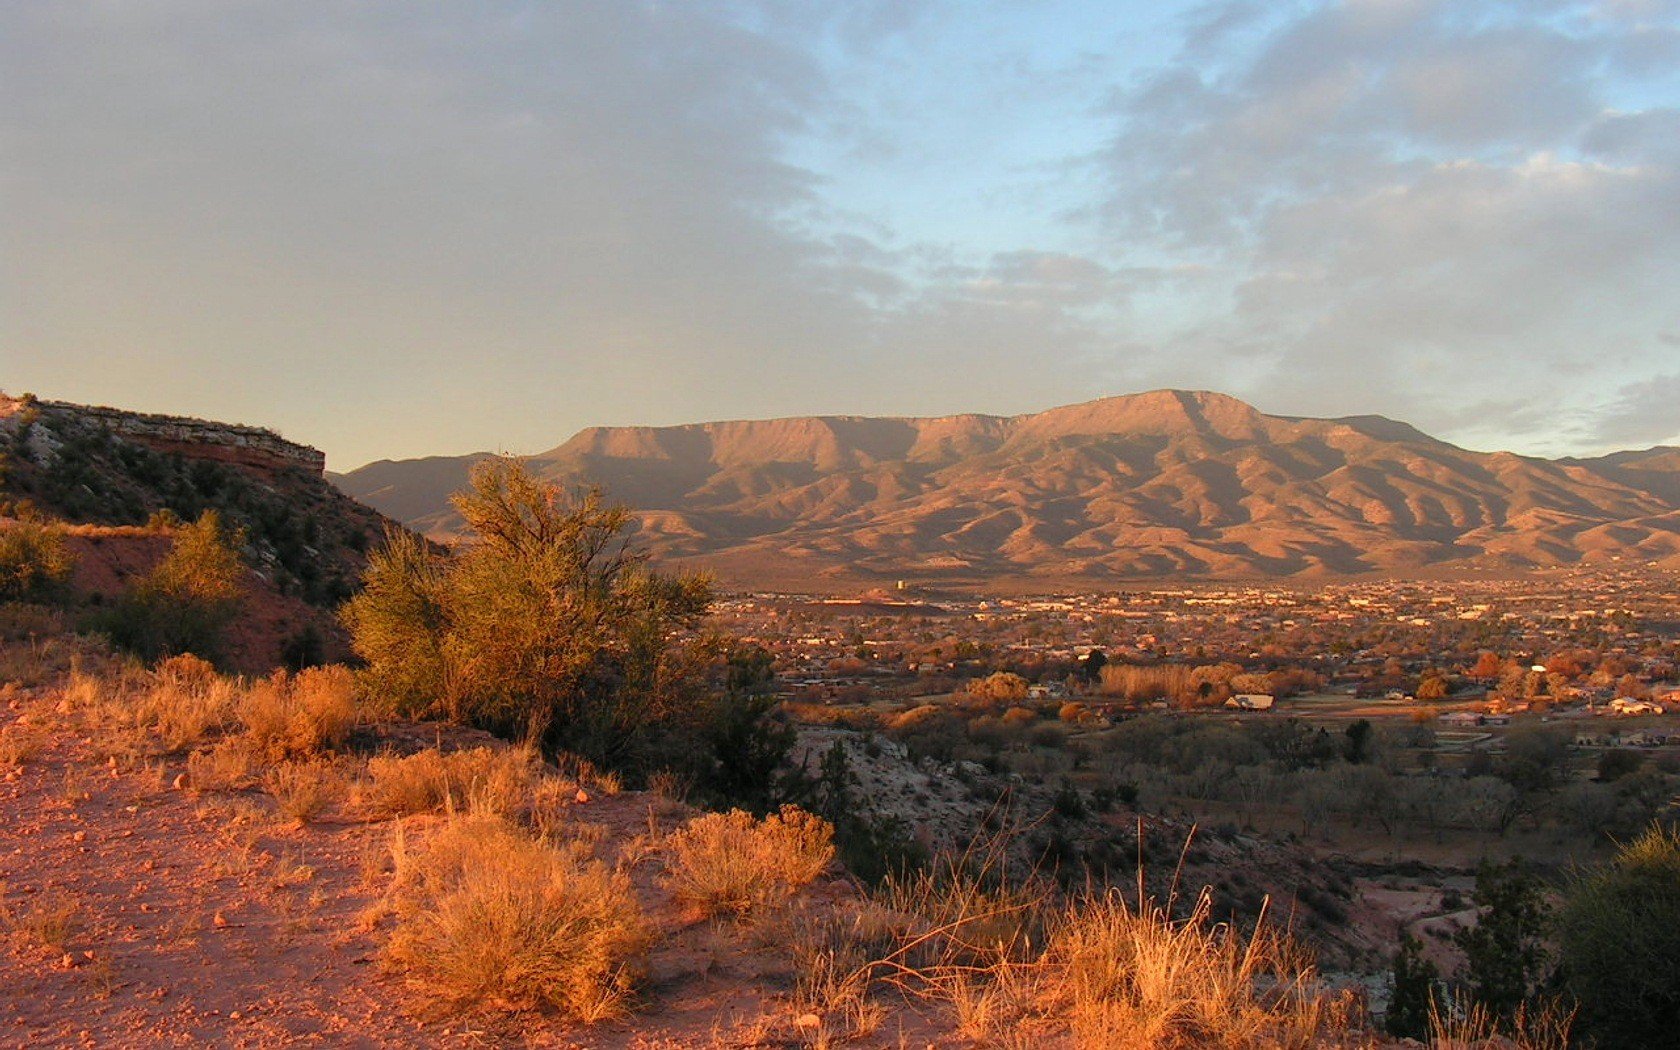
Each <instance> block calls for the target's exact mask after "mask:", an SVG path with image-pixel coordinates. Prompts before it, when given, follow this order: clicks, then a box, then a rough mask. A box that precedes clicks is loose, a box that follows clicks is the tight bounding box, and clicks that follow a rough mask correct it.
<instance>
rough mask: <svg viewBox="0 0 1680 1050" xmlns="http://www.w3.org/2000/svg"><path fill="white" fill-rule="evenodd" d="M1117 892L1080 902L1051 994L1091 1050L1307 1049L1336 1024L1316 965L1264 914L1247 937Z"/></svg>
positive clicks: (1047, 970)
mask: <svg viewBox="0 0 1680 1050" xmlns="http://www.w3.org/2000/svg"><path fill="white" fill-rule="evenodd" d="M1211 910H1212V903H1211V899H1210V897H1209V896H1208V894H1207V893H1205V892H1204V893H1203V894H1202V896H1201V897H1200V898H1198V900H1197V902H1196V906H1195V907H1194V909H1193V910H1192V912H1191V914H1190V915H1189V917H1187V918H1183V919H1175V918H1173V917H1172V915H1171V913H1170V911H1169V909H1168V908H1167V907H1166V906H1164V905H1161V904H1158V903H1155V902H1153V901H1149V900H1145V901H1143V902H1142V903H1141V904H1139V905H1136V906H1134V905H1132V904H1130V903H1128V901H1127V900H1126V899H1125V898H1124V897H1123V896H1121V895H1120V894H1119V893H1117V892H1113V891H1110V892H1109V893H1106V894H1103V895H1101V896H1097V897H1093V898H1090V899H1087V900H1082V901H1078V902H1076V903H1074V904H1072V905H1070V906H1068V908H1067V909H1066V911H1065V912H1064V913H1063V915H1062V916H1061V918H1060V920H1059V922H1058V924H1057V927H1056V929H1055V931H1054V932H1053V934H1052V935H1051V941H1050V945H1049V947H1048V949H1047V951H1046V952H1045V955H1044V958H1043V960H1042V963H1043V965H1042V966H1041V969H1040V975H1039V980H1040V982H1041V983H1040V987H1041V994H1042V996H1043V998H1044V1000H1045V1002H1046V1004H1048V1005H1049V1006H1050V1008H1051V1009H1052V1010H1053V1011H1054V1012H1055V1013H1056V1014H1058V1015H1059V1016H1060V1017H1061V1018H1063V1019H1065V1020H1066V1022H1067V1023H1068V1025H1069V1027H1070V1028H1071V1030H1072V1032H1073V1036H1074V1039H1075V1042H1076V1044H1077V1045H1078V1046H1080V1047H1083V1048H1092V1050H1098V1048H1101V1050H1132V1048H1136V1050H1144V1048H1150V1050H1171V1048H1178V1047H1184V1048H1189V1047H1219V1048H1229V1050H1238V1048H1243V1050H1248V1048H1253V1050H1260V1048H1291V1047H1299V1048H1303V1050H1304V1048H1307V1047H1311V1046H1313V1045H1315V1044H1316V1043H1317V1042H1318V1041H1319V1039H1320V1038H1321V1036H1322V1034H1323V1030H1324V1028H1325V1026H1326V1025H1327V1024H1328V1023H1329V1022H1330V1020H1331V1018H1330V1014H1329V1007H1328V999H1327V997H1326V996H1325V995H1324V993H1322V992H1321V991H1320V989H1319V988H1318V986H1317V984H1316V982H1315V980H1314V974H1313V971H1312V969H1311V967H1310V966H1308V965H1306V964H1305V963H1304V962H1303V961H1302V959H1301V957H1300V954H1299V952H1298V951H1297V950H1296V949H1295V947H1294V945H1293V944H1292V943H1291V942H1290V940H1289V939H1288V938H1287V937H1286V936H1284V935H1283V934H1281V933H1279V932H1276V931H1274V930H1272V929H1271V928H1270V927H1268V926H1267V925H1266V923H1265V922H1264V920H1263V919H1262V921H1261V922H1260V923H1259V924H1258V925H1257V926H1256V928H1255V930H1254V931H1253V932H1252V933H1251V934H1249V935H1248V936H1246V937H1245V936H1243V935H1241V934H1239V933H1238V931H1236V930H1235V929H1233V928H1231V927H1230V926H1227V925H1225V924H1222V923H1215V922H1213V921H1212V920H1211V917H1210V913H1211Z"/></svg>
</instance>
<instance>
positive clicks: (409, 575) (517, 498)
mask: <svg viewBox="0 0 1680 1050" xmlns="http://www.w3.org/2000/svg"><path fill="white" fill-rule="evenodd" d="M454 502H455V506H456V509H457V510H458V511H459V512H460V513H461V516H462V517H463V518H465V519H466V522H467V525H468V527H469V528H470V529H471V530H472V534H473V540H472V542H470V543H468V544H467V545H466V546H465V547H464V548H462V549H461V550H459V551H458V552H457V553H456V554H455V555H454V556H453V557H445V556H443V555H441V554H438V553H436V552H434V551H433V550H432V549H431V548H429V547H428V546H427V545H426V544H425V542H424V541H423V540H420V539H419V538H418V537H413V536H410V535H407V534H393V535H391V536H388V537H387V540H386V544H385V547H384V548H383V549H382V550H380V551H378V552H376V553H375V554H374V555H373V556H372V557H371V558H370V559H369V563H368V569H367V572H366V574H365V575H364V583H365V587H364V589H363V590H362V592H361V593H360V594H359V595H357V596H356V597H355V598H353V599H351V601H350V602H349V603H348V604H347V605H346V606H345V609H344V613H343V616H344V622H345V624H346V625H347V626H348V628H349V629H350V633H351V637H352V642H353V644H354V646H355V649H356V652H357V653H358V654H359V655H361V656H362V658H363V659H365V660H366V661H367V662H368V672H367V673H368V677H369V680H370V682H372V683H373V685H374V687H375V688H376V690H377V691H379V692H380V693H382V694H383V695H384V696H385V697H387V698H388V699H389V701H390V702H391V703H392V704H393V705H394V706H396V707H397V708H399V709H402V710H407V711H410V712H424V713H436V714H440V715H443V716H445V717H448V718H451V719H455V720H458V721H463V722H467V723H470V724H472V725H476V726H479V727H481V728H484V729H488V730H490V731H491V732H494V733H497V734H499V735H502V736H504V737H517V738H521V739H525V738H532V739H538V740H540V741H541V742H542V746H543V748H544V750H545V751H547V752H548V753H550V754H553V753H557V752H559V751H575V752H578V753H580V754H583V755H586V756H587V757H589V758H591V759H593V760H595V761H596V762H599V763H601V764H603V765H608V766H622V765H625V764H626V763H629V762H633V761H636V760H638V759H639V757H640V756H639V752H640V751H641V750H642V749H644V748H645V746H646V744H647V742H648V733H649V729H650V727H652V726H655V725H658V724H661V723H665V722H670V721H681V720H682V719H683V718H684V717H691V716H692V715H693V713H694V711H695V709H696V707H697V703H698V697H697V696H695V695H693V693H692V691H691V687H692V685H693V684H694V678H695V663H694V661H693V659H692V656H693V654H692V651H691V647H690V646H689V645H688V644H687V643H685V642H684V641H683V640H682V635H683V632H684V631H685V629H687V628H691V627H693V626H695V625H696V624H698V622H699V620H700V619H701V618H702V617H703V616H704V615H705V613H706V610H707V609H708V607H709V606H710V603H711V590H710V587H709V585H708V583H707V582H706V581H705V580H704V579H703V578H699V577H677V576H670V575H666V574H662V573H659V572H655V571H653V570H651V569H649V568H648V566H647V554H646V553H645V552H643V551H639V550H635V549H633V548H630V547H629V546H628V544H627V542H626V541H625V539H624V538H623V534H624V532H625V531H626V530H627V529H628V528H629V526H630V523H631V517H630V513H629V511H627V510H626V509H624V508H623V507H617V506H608V505H606V504H605V503H604V502H603V501H602V498H601V495H600V493H599V492H589V493H586V494H584V495H583V496H582V497H580V498H577V499H567V498H566V495H565V493H563V492H562V491H560V490H559V489H557V488H556V487H555V486H553V485H548V484H544V483H542V482H540V481H539V480H537V479H536V478H535V477H533V476H532V475H531V473H530V472H529V471H528V470H526V469H525V468H524V467H523V466H522V465H521V464H519V463H517V462H516V461H512V460H504V459H490V460H485V461H484V462H482V463H480V464H478V466H476V467H475V468H474V470H473V474H472V488H471V490H470V491H468V492H465V493H461V494H459V495H457V496H456V497H455V501H454Z"/></svg>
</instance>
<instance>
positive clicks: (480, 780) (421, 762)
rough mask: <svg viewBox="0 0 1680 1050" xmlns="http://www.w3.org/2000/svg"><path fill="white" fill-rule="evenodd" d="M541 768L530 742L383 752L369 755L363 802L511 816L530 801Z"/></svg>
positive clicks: (382, 811) (384, 813) (378, 809)
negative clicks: (519, 745) (510, 745)
mask: <svg viewBox="0 0 1680 1050" xmlns="http://www.w3.org/2000/svg"><path fill="white" fill-rule="evenodd" d="M537 770H538V760H537V756H536V753H535V752H533V751H532V750H531V749H529V748H488V747H475V748H471V749H468V750H464V751H451V752H448V753H444V752H442V751H439V750H437V749H436V748H429V749H427V750H425V751H419V752H416V753H415V754H412V755H407V756H401V757H399V756H396V755H378V756H375V757H373V758H371V759H369V760H368V768H367V774H368V776H367V781H366V782H365V783H364V784H362V785H361V790H360V793H359V795H360V797H359V804H360V806H361V808H362V809H363V810H364V811H365V812H367V813H368V814H369V815H370V816H375V817H399V816H406V815H408V814H411V813H433V812H440V811H443V810H457V811H465V810H468V809H471V810H473V811H475V812H484V813H494V814H499V815H503V816H511V815H513V814H515V813H517V812H519V811H520V810H521V809H522V808H523V807H524V806H526V805H528V804H529V801H530V799H531V787H532V780H533V778H535V776H536V775H537Z"/></svg>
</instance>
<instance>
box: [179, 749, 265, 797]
mask: <svg viewBox="0 0 1680 1050" xmlns="http://www.w3.org/2000/svg"><path fill="white" fill-rule="evenodd" d="M255 768H256V759H255V756H253V755H252V754H251V749H250V748H249V747H247V746H246V744H245V741H243V740H241V739H239V738H237V737H231V738H229V739H226V740H220V741H217V742H216V744H215V746H213V747H209V748H204V749H200V750H197V751H194V752H192V753H191V754H189V755H188V756H187V779H188V781H189V782H190V783H191V784H192V786H193V789H194V790H196V791H238V790H240V789H242V788H246V787H249V786H250V784H251V781H252V778H253V776H254V772H255Z"/></svg>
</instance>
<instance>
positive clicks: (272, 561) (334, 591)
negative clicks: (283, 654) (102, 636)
mask: <svg viewBox="0 0 1680 1050" xmlns="http://www.w3.org/2000/svg"><path fill="white" fill-rule="evenodd" d="M324 468H325V461H324V457H323V456H322V454H321V453H320V452H319V451H318V450H316V449H313V448H309V447H308V446H305V445H299V444H295V443H293V442H289V441H286V440H284V439H283V438H281V437H279V436H278V435H276V434H274V433H272V432H270V431H267V430H261V429H259V428H256V427H245V426H238V425H233V424H224V423H211V422H207V421H204V420H196V419H186V418H181V417H174V416H153V415H144V414H140V413H134V412H126V411H122V410H118V409H110V408H99V407H92V406H86V405H74V404H68V403H64V402H54V401H37V400H35V399H33V398H27V397H26V398H10V397H5V396H4V395H0V518H3V517H7V516H11V515H15V514H18V513H22V512H24V511H25V509H27V510H28V512H30V513H36V514H40V515H43V516H45V517H47V518H50V519H54V520H57V521H61V522H63V523H65V524H66V525H67V526H68V528H67V537H68V540H69V544H70V549H71V551H72V553H73V554H74V556H75V559H76V571H75V576H74V579H73V580H72V586H73V589H74V590H75V591H76V592H77V594H78V595H79V596H80V599H81V600H82V601H84V602H91V603H95V604H97V603H99V602H102V601H104V600H106V599H109V598H110V597H112V596H114V595H115V594H117V593H118V592H119V591H120V590H121V589H122V587H123V586H124V585H125V583H127V582H128V581H129V580H131V579H133V578H134V577H135V576H137V575H140V574H142V573H144V572H146V571H147V570H148V569H150V568H151V567H152V566H153V565H155V564H157V562H158V561H160V560H161V559H162V558H163V556H164V553H165V552H166V551H167V549H168V546H169V542H168V536H167V531H168V530H167V528H166V527H163V526H162V525H161V524H158V523H156V522H154V516H155V515H158V514H159V513H160V512H168V513H169V514H173V515H174V516H176V517H178V518H180V519H184V520H191V519H193V518H196V517H198V515H200V514H201V513H203V512H204V511H206V510H215V511H218V512H219V513H221V514H222V515H223V517H224V518H225V519H226V520H227V521H228V522H229V523H230V524H232V525H234V526H237V527H239V528H241V529H243V530H244V536H245V549H244V550H243V551H242V552H241V553H242V554H243V557H244V560H245V562H246V564H247V566H248V567H249V574H248V580H247V586H246V591H247V592H248V595H249V600H248V602H247V607H246V610H245V615H244V616H243V617H242V618H241V621H240V623H239V624H238V625H237V626H236V630H235V635H236V636H235V638H234V639H233V640H232V649H233V652H232V653H231V654H230V660H231V661H232V663H233V664H234V665H235V666H238V667H241V668H243V669H248V670H263V669H266V668H268V667H270V666H273V665H274V663H276V662H277V660H278V658H279V653H280V651H281V649H282V647H283V646H284V645H285V643H286V641H287V639H289V638H293V637H296V636H298V635H299V634H300V633H301V632H303V631H305V630H306V629H311V628H312V629H313V632H314V634H315V635H316V636H318V637H320V638H321V639H322V640H323V643H324V646H325V649H324V652H323V655H329V656H330V655H339V654H342V652H343V651H344V650H343V645H342V636H341V632H340V631H339V629H338V627H337V623H336V619H335V616H334V613H335V611H336V609H337V607H338V604H339V603H340V602H341V601H343V600H344V598H346V597H348V596H349V594H350V593H351V591H352V590H353V589H354V587H355V584H356V579H357V577H358V576H359V574H360V573H361V570H362V566H363V564H364V562H365V557H366V555H365V552H366V551H367V550H368V549H369V548H370V546H371V545H372V544H373V543H375V542H376V541H377V540H378V538H379V536H380V535H381V534H382V532H383V530H384V529H385V528H386V527H388V526H391V525H394V524H395V523H394V522H392V521H391V520H390V519H388V518H386V517H385V516H384V515H382V514H380V513H378V512H377V511H374V510H372V509H370V508H368V507H366V506H363V505H362V504H360V503H357V502H356V501H355V500H352V499H349V498H347V497H345V495H344V494H343V493H342V492H340V491H339V490H338V489H336V488H335V487H333V486H332V485H331V484H329V483H328V482H327V480H326V478H325V476H324ZM149 523H151V524H149Z"/></svg>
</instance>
